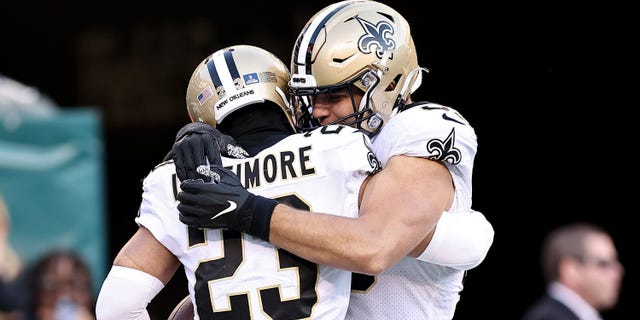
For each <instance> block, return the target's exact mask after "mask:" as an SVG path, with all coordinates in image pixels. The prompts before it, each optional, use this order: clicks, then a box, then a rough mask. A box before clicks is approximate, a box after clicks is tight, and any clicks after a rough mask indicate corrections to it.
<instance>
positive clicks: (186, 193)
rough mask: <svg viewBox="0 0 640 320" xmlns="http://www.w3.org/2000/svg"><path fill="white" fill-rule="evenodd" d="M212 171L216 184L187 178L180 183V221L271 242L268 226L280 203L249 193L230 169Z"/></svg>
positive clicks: (210, 174)
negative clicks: (241, 233) (234, 231)
mask: <svg viewBox="0 0 640 320" xmlns="http://www.w3.org/2000/svg"><path fill="white" fill-rule="evenodd" d="M209 169H210V173H209V174H208V175H209V176H213V178H214V179H213V180H214V181H213V182H205V181H204V180H203V179H187V180H183V181H182V183H181V184H180V188H181V189H182V191H181V192H180V193H178V200H179V201H180V203H179V204H178V211H180V221H182V223H184V224H187V225H190V226H194V227H198V228H211V229H232V230H236V231H240V232H244V233H248V234H250V235H253V236H256V237H259V238H261V239H263V240H265V241H269V223H270V222H271V215H272V214H273V209H274V208H275V206H276V205H277V204H278V203H277V202H276V201H275V200H273V199H269V198H265V197H262V196H256V195H254V194H252V193H251V192H249V191H247V190H246V189H245V188H244V187H243V186H242V184H240V180H238V177H237V176H236V175H235V174H234V173H233V172H231V171H230V170H228V169H225V168H222V167H221V166H217V165H212V166H210V167H209ZM199 171H200V172H202V170H199ZM212 173H215V174H212ZM218 177H219V178H218ZM216 181H217V183H216Z"/></svg>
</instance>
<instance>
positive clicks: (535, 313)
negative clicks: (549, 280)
mask: <svg viewBox="0 0 640 320" xmlns="http://www.w3.org/2000/svg"><path fill="white" fill-rule="evenodd" d="M521 320H580V318H578V316H577V315H576V314H575V313H573V311H571V309H569V308H568V307H567V306H565V305H564V304H562V302H560V301H558V300H555V299H553V298H551V297H550V296H549V295H548V294H545V295H544V296H542V297H541V298H540V299H539V300H538V301H536V302H535V303H534V304H533V305H532V306H531V307H529V309H527V311H526V312H525V314H524V316H523V317H522V319H521Z"/></svg>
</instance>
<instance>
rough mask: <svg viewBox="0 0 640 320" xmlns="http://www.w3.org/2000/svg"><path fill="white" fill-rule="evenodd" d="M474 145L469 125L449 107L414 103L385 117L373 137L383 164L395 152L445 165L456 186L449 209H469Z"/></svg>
mask: <svg viewBox="0 0 640 320" xmlns="http://www.w3.org/2000/svg"><path fill="white" fill-rule="evenodd" d="M477 148H478V142H477V137H476V134H475V130H474V129H473V127H472V126H471V125H470V124H469V122H467V120H466V119H465V118H464V117H462V115H460V113H458V111H456V110H455V109H453V108H450V107H446V106H442V105H439V104H434V103H417V104H416V105H414V106H413V107H411V108H410V109H407V110H405V111H403V112H401V113H399V114H397V115H395V116H394V117H392V118H391V119H390V120H389V123H387V124H386V125H385V126H384V127H383V128H382V130H381V131H380V133H379V134H378V135H377V136H375V137H374V138H373V149H374V151H375V153H376V156H377V157H378V159H380V161H381V162H382V166H383V167H384V166H385V164H386V163H387V161H388V160H389V159H390V158H391V157H393V156H395V155H406V156H412V157H423V158H427V159H431V160H435V161H440V162H442V163H443V164H445V165H446V166H447V168H448V169H449V171H450V172H451V175H452V177H453V180H454V184H455V186H456V199H455V200H454V205H453V206H452V208H451V210H452V211H458V210H460V211H468V210H470V208H471V191H472V185H471V178H472V172H473V163H474V160H475V156H476V151H477Z"/></svg>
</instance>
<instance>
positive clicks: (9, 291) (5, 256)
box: [0, 195, 26, 320]
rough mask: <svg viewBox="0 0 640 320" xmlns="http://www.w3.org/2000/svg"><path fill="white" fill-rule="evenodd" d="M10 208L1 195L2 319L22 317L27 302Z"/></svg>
mask: <svg viewBox="0 0 640 320" xmlns="http://www.w3.org/2000/svg"><path fill="white" fill-rule="evenodd" d="M9 229H10V217H9V208H8V207H7V204H6V203H5V201H4V199H3V198H2V196H1V195H0V320H14V319H16V320H17V319H22V317H23V315H22V313H21V310H22V309H23V308H24V304H25V303H26V297H25V290H24V287H23V283H22V282H21V281H20V278H19V275H20V272H21V271H22V269H23V262H22V258H21V257H20V256H19V255H18V253H17V252H16V251H15V250H14V249H13V247H12V246H11V244H10V243H9Z"/></svg>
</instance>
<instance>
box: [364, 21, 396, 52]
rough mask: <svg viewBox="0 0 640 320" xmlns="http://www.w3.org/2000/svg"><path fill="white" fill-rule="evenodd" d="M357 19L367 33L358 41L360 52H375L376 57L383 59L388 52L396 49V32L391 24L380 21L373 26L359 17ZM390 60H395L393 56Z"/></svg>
mask: <svg viewBox="0 0 640 320" xmlns="http://www.w3.org/2000/svg"><path fill="white" fill-rule="evenodd" d="M355 19H356V20H357V21H358V22H359V23H360V26H362V29H364V31H365V34H364V35H362V36H361V37H360V39H358V49H359V50H360V52H362V53H365V54H369V53H371V52H375V54H376V57H378V59H381V58H382V55H383V54H384V53H385V52H386V51H388V50H392V49H395V48H396V42H395V41H394V40H393V33H394V30H393V26H392V25H391V24H390V23H388V22H386V21H380V22H378V24H373V23H371V22H369V21H367V20H364V19H362V18H360V17H358V16H355ZM389 58H390V59H393V56H390V57H389Z"/></svg>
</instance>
